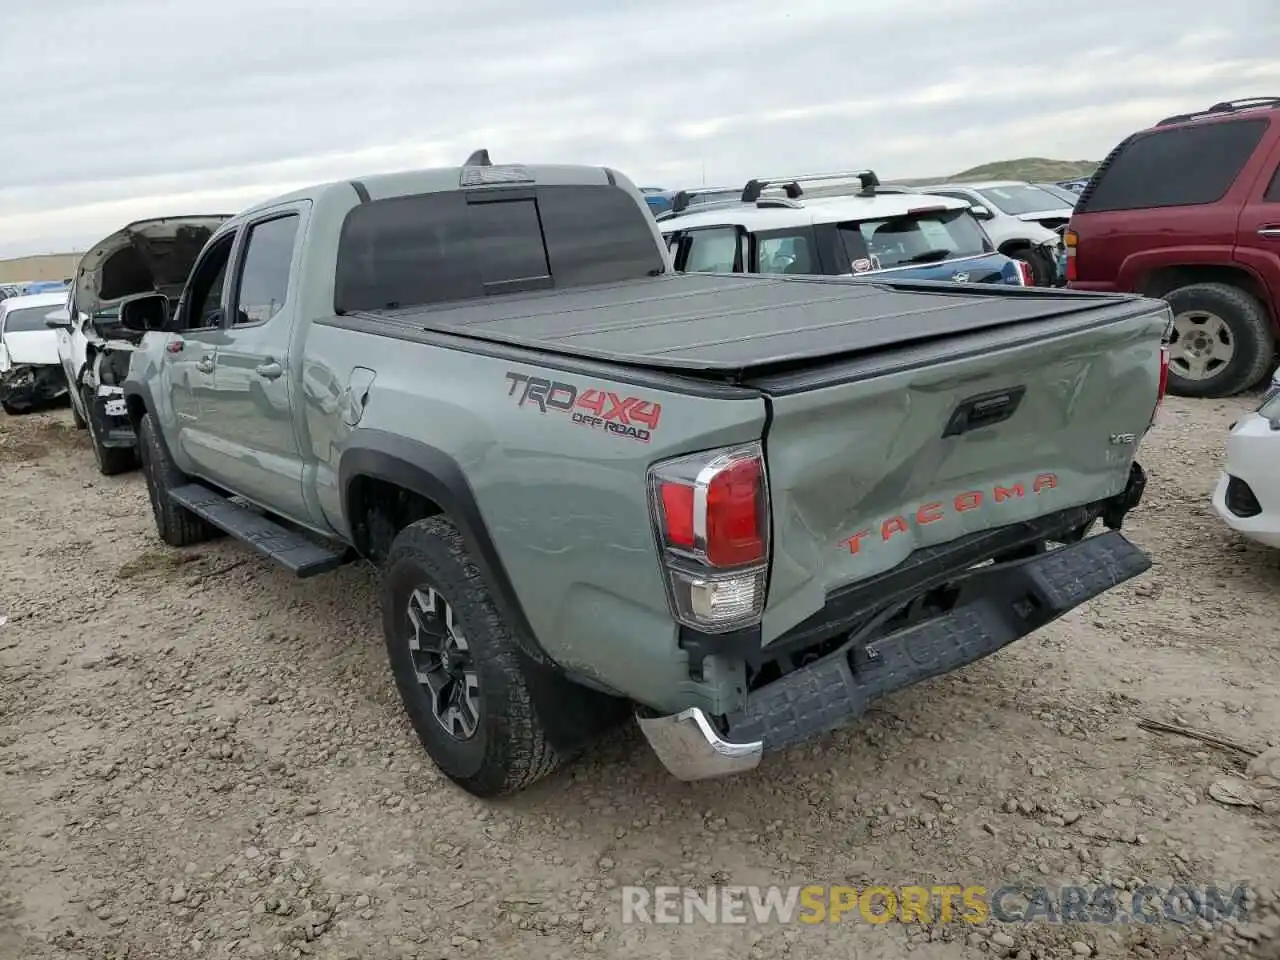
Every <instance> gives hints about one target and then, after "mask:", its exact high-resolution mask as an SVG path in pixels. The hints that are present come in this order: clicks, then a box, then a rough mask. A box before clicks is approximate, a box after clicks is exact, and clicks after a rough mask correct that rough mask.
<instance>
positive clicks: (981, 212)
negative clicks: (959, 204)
mask: <svg viewBox="0 0 1280 960" xmlns="http://www.w3.org/2000/svg"><path fill="white" fill-rule="evenodd" d="M969 212H970V213H972V214H973V215H974V216H975V217H977V218H978V219H979V220H990V219H991V211H990V210H988V209H987V208H986V207H984V206H983V205H982V204H980V203H975V204H972V205H970V207H969Z"/></svg>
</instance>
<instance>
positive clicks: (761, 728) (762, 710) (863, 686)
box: [640, 531, 1151, 779]
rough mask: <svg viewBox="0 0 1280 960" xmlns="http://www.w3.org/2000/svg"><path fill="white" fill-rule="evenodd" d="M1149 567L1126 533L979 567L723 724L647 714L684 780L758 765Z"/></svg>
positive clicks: (761, 694)
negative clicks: (935, 600) (890, 629)
mask: <svg viewBox="0 0 1280 960" xmlns="http://www.w3.org/2000/svg"><path fill="white" fill-rule="evenodd" d="M1150 566H1151V560H1150V559H1149V558H1148V557H1147V555H1146V554H1145V553H1143V552H1142V551H1141V550H1139V549H1138V548H1137V547H1135V546H1134V545H1133V544H1131V543H1130V542H1129V541H1128V540H1126V539H1125V538H1124V537H1123V536H1122V535H1121V534H1120V533H1118V532H1114V531H1113V532H1109V533H1103V534H1099V535H1098V536H1094V537H1090V538H1087V539H1085V540H1082V541H1080V542H1079V543H1076V544H1073V545H1071V546H1065V547H1061V548H1059V549H1056V550H1053V551H1050V552H1048V553H1042V554H1038V555H1036V556H1033V557H1031V558H1030V559H1026V560H1020V561H1014V562H1011V563H1004V564H999V565H994V566H989V567H986V568H982V569H979V570H976V571H974V572H972V573H970V574H968V575H967V576H966V577H965V578H964V579H963V580H961V581H959V582H958V583H957V588H958V590H959V595H958V597H957V599H956V602H955V604H954V606H953V607H952V608H951V610H950V611H949V612H947V613H945V614H942V615H941V616H938V617H935V618H933V619H930V620H927V621H925V622H923V623H920V624H917V625H915V626H912V627H908V628H906V629H903V630H900V631H897V632H894V633H890V634H887V635H884V636H881V637H878V638H876V639H874V640H872V641H871V642H869V643H868V642H866V641H864V640H862V639H861V638H851V639H850V640H848V641H847V642H846V643H845V644H844V645H843V646H841V647H839V648H837V649H836V650H834V651H833V652H831V653H829V654H827V655H826V656H824V657H822V658H821V659H819V660H816V661H814V662H813V663H810V664H809V665H807V666H804V667H801V668H800V669H797V670H794V671H792V672H790V673H788V674H786V675H784V676H783V677H781V678H780V679H778V680H775V681H774V682H772V683H769V684H767V685H765V686H763V687H761V688H760V689H758V690H756V691H754V692H753V693H751V694H750V695H749V696H748V698H747V700H746V704H745V706H744V707H743V708H742V709H741V710H739V711H737V712H736V713H734V714H731V715H729V716H728V717H726V718H725V723H724V724H723V727H722V728H721V729H717V728H716V727H715V726H713V725H712V723H711V722H710V720H709V719H708V718H707V717H706V716H705V714H703V713H702V711H700V710H696V709H694V710H686V711H684V712H682V713H680V714H676V715H674V716H671V717H664V718H657V719H641V720H640V726H641V729H642V730H643V731H644V733H645V736H646V737H648V739H649V742H650V743H651V744H652V745H653V747H654V750H655V752H656V753H657V754H658V757H659V759H661V760H662V762H663V763H664V764H665V765H666V766H667V769H668V770H670V771H671V773H672V774H674V775H675V776H677V777H680V778H681V779H702V778H704V777H708V776H718V775H722V774H726V773H735V772H739V771H741V770H744V769H750V768H751V767H754V766H755V765H756V764H757V763H758V762H759V759H760V756H762V755H763V754H764V753H766V752H769V751H773V750H780V749H783V748H785V747H789V746H793V745H795V744H797V743H801V742H803V741H805V740H808V739H810V738H812V737H815V736H817V735H819V734H822V733H825V732H827V731H829V730H833V729H836V728H837V727H840V726H843V725H844V724H846V723H848V722H850V721H851V720H854V719H856V718H857V717H859V716H861V715H862V714H863V713H865V712H866V710H867V708H868V707H869V706H870V705H871V703H872V701H874V700H875V699H877V698H879V697H883V696H885V695H886V694H889V693H892V692H894V691H896V690H900V689H902V688H903V687H907V686H910V685H911V684H914V683H917V682H919V681H921V680H926V679H928V678H930V677H936V676H939V675H941V674H944V673H948V672H950V671H952V670H955V669H957V668H959V667H962V666H965V665H966V664H969V663H973V662H974V661H975V660H980V659H982V658H983V657H986V656H989V655H990V654H992V653H995V652H996V651H997V650H1000V649H1002V648H1003V647H1006V646H1008V645H1009V644H1011V643H1013V642H1014V641H1015V640H1017V639H1019V638H1021V637H1024V636H1026V635H1027V634H1029V633H1031V632H1033V631H1035V630H1037V629H1039V628H1040V627H1042V626H1044V625H1045V624H1047V623H1049V622H1050V621H1052V620H1055V619H1057V618H1058V617H1060V616H1062V615H1063V614H1065V613H1067V612H1068V611H1070V610H1072V609H1074V608H1075V607H1077V606H1079V605H1080V604H1082V603H1085V602H1086V601H1088V600H1091V599H1093V598H1094V597H1097V596H1098V595H1100V594H1102V593H1104V592H1106V591H1107V590H1110V589H1111V588H1112V587H1115V586H1117V585H1119V584H1121V583H1123V582H1125V581H1126V580H1129V579H1131V578H1133V577H1136V576H1138V575H1139V574H1141V573H1143V572H1144V571H1146V570H1147V569H1149V568H1150Z"/></svg>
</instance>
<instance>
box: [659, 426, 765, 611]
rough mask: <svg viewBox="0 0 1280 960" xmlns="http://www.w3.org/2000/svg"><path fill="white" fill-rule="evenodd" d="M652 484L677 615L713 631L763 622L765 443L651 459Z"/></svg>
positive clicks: (662, 552)
mask: <svg viewBox="0 0 1280 960" xmlns="http://www.w3.org/2000/svg"><path fill="white" fill-rule="evenodd" d="M649 489H650V503H651V509H652V511H653V521H654V528H655V531H656V533H657V537H658V546H659V553H660V555H661V560H662V565H663V570H664V576H665V579H666V585H667V596H668V600H669V601H670V604H671V612H672V614H673V615H674V617H675V618H676V620H678V621H679V622H680V623H683V624H686V625H688V626H691V627H694V628H696V629H699V630H704V631H710V632H723V631H726V630H735V629H739V628H741V627H745V626H749V625H751V624H754V623H759V622H760V617H761V616H762V614H763V612H764V600H765V583H766V574H767V572H768V559H769V524H770V517H769V485H768V477H767V475H766V473H765V464H764V451H763V450H762V449H761V446H760V444H758V443H751V444H746V445H745V446H741V447H732V448H729V449H722V450H711V451H707V452H706V453H696V454H693V455H691V456H686V457H678V458H676V459H674V460H665V461H663V462H661V463H657V464H654V465H653V466H652V467H651V468H650V470H649Z"/></svg>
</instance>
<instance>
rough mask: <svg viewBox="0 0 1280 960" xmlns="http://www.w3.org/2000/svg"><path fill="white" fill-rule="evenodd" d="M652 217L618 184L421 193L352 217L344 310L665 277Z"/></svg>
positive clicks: (340, 305) (345, 246) (343, 276)
mask: <svg viewBox="0 0 1280 960" xmlns="http://www.w3.org/2000/svg"><path fill="white" fill-rule="evenodd" d="M652 225H653V219H652V218H651V217H650V216H649V215H648V214H647V213H646V212H645V210H644V209H643V208H641V207H640V206H639V205H638V204H637V203H636V201H635V199H634V198H633V197H632V196H631V194H629V193H628V192H626V191H624V190H622V189H620V188H618V187H610V186H594V185H582V186H551V187H538V188H536V189H517V190H514V191H512V190H477V191H472V192H471V193H470V194H468V193H465V192H463V191H446V192H441V193H427V194H415V195H411V196H405V197H391V198H387V199H384V200H374V201H371V202H369V203H363V204H360V205H359V206H357V207H355V208H353V209H352V210H351V212H350V213H348V214H347V218H346V221H345V222H344V224H343V227H342V233H341V236H340V239H339V242H338V261H337V275H336V281H335V289H334V308H335V310H337V312H339V313H346V312H350V311H359V310H386V309H395V308H398V307H411V306H420V305H425V304H433V303H443V302H447V301H451V300H468V299H475V298H479V297H486V296H491V295H493V294H500V293H513V292H518V291H522V290H539V289H550V288H555V289H566V288H572V287H580V286H586V285H589V284H600V283H615V282H619V281H622V280H632V279H638V278H641V277H647V276H656V275H658V274H660V273H662V272H664V270H665V263H664V260H663V258H662V253H661V248H660V247H659V246H658V244H657V242H656V241H655V238H654V235H653V226H652Z"/></svg>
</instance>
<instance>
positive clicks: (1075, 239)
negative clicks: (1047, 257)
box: [1062, 230, 1080, 283]
mask: <svg viewBox="0 0 1280 960" xmlns="http://www.w3.org/2000/svg"><path fill="white" fill-rule="evenodd" d="M1062 243H1063V245H1064V246H1065V247H1066V248H1067V283H1070V282H1071V281H1072V280H1079V279H1080V277H1079V268H1078V267H1077V266H1076V248H1077V247H1079V245H1080V235H1079V234H1077V233H1076V232H1075V231H1074V230H1068V231H1067V232H1066V233H1064V234H1063V235H1062Z"/></svg>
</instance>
